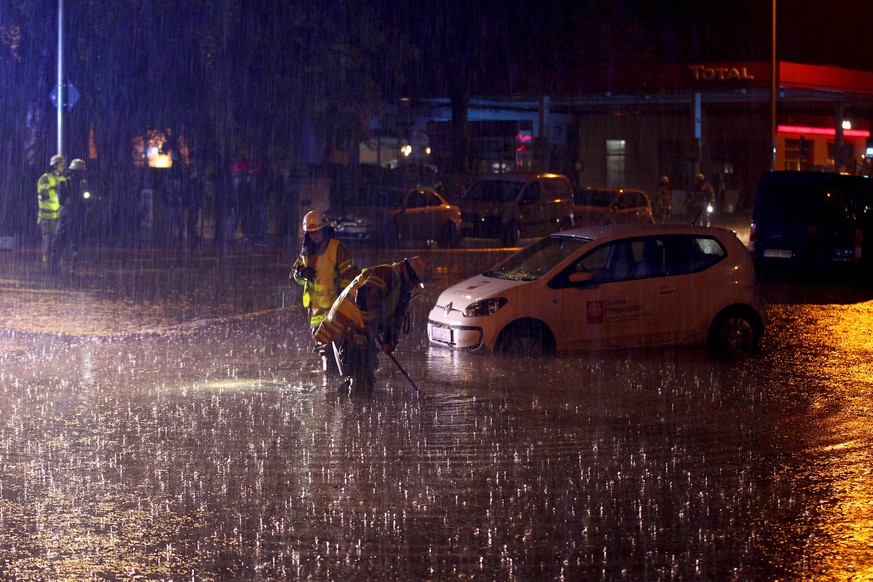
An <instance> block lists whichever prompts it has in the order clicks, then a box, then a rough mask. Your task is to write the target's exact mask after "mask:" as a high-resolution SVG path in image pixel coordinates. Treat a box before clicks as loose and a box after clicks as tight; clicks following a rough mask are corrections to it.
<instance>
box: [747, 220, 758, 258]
mask: <svg viewBox="0 0 873 582" xmlns="http://www.w3.org/2000/svg"><path fill="white" fill-rule="evenodd" d="M755 235H756V233H755V223H754V222H753V223H752V224H751V225H750V226H749V252H750V253H752V254H753V255H754V254H755V238H757V237H756V236H755Z"/></svg>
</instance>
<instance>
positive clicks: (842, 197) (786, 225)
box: [749, 171, 873, 280]
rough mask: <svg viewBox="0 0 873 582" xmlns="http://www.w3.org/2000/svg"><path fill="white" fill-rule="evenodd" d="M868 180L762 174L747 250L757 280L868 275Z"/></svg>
mask: <svg viewBox="0 0 873 582" xmlns="http://www.w3.org/2000/svg"><path fill="white" fill-rule="evenodd" d="M871 225H873V181H871V180H870V179H868V178H864V177H860V176H847V175H842V174H834V173H825V172H793V171H784V172H765V173H763V174H762V175H761V178H760V180H759V181H758V189H757V192H756V193H755V206H754V209H753V211H752V224H751V229H750V233H749V251H750V252H751V253H752V255H753V257H754V263H755V269H756V270H757V273H758V277H759V278H762V279H769V278H780V279H785V278H788V279H798V280H825V279H828V278H832V277H838V278H840V277H853V276H857V277H863V278H864V279H869V277H870V274H871V272H873V268H871V260H873V256H871V255H870V253H871V252H873V249H871V248H870V247H871V244H873V228H871Z"/></svg>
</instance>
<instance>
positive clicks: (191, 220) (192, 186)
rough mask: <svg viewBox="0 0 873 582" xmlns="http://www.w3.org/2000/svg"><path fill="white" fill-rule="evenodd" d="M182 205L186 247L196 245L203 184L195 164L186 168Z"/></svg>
mask: <svg viewBox="0 0 873 582" xmlns="http://www.w3.org/2000/svg"><path fill="white" fill-rule="evenodd" d="M182 205H183V211H184V213H185V242H186V244H187V245H188V247H194V246H196V245H197V241H198V240H199V238H200V237H198V236H197V221H198V219H199V217H200V208H201V207H202V206H203V183H202V180H201V178H200V172H199V170H198V169H197V166H196V165H195V164H193V163H192V164H191V165H190V166H188V168H187V171H186V173H185V181H184V187H183V189H182Z"/></svg>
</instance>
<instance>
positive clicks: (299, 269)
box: [291, 210, 360, 372]
mask: <svg viewBox="0 0 873 582" xmlns="http://www.w3.org/2000/svg"><path fill="white" fill-rule="evenodd" d="M358 273H360V269H358V267H356V266H355V263H354V261H352V258H351V256H350V255H349V252H348V250H347V249H346V246H345V245H344V244H343V243H342V242H341V241H339V240H337V239H335V238H333V227H332V226H331V225H330V221H329V220H328V219H327V217H326V216H325V215H324V213H323V212H320V211H318V210H313V211H311V212H307V213H306V216H304V217H303V248H302V250H301V251H300V255H299V256H298V257H297V260H296V261H294V265H293V266H292V268H291V278H292V279H294V281H295V282H296V283H297V284H298V285H303V307H305V308H306V309H307V310H308V312H309V325H310V328H311V331H312V333H313V335H314V334H315V330H316V329H317V328H318V326H319V325H320V324H321V322H322V321H324V318H325V317H326V316H327V314H328V312H329V311H330V307H331V305H333V302H334V301H335V300H336V298H337V296H338V295H339V294H340V292H341V291H342V290H343V289H345V287H346V286H347V285H348V284H349V283H351V281H352V279H353V278H354V277H355V276H356V275H357V274H358ZM315 349H316V351H317V352H318V353H319V354H320V355H321V364H322V369H323V370H324V371H326V372H336V365H335V358H334V355H333V350H332V349H331V346H330V344H329V342H325V343H319V344H317V345H316V348H315Z"/></svg>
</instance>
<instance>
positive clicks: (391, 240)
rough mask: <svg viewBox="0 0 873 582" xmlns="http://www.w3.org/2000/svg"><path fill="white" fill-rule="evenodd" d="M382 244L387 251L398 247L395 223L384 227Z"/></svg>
mask: <svg viewBox="0 0 873 582" xmlns="http://www.w3.org/2000/svg"><path fill="white" fill-rule="evenodd" d="M382 242H383V243H384V245H385V248H389V249H393V248H397V247H398V246H399V245H400V229H399V228H397V223H396V222H394V221H393V220H391V221H389V222H388V224H386V225H385V232H384V233H383V238H382Z"/></svg>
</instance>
